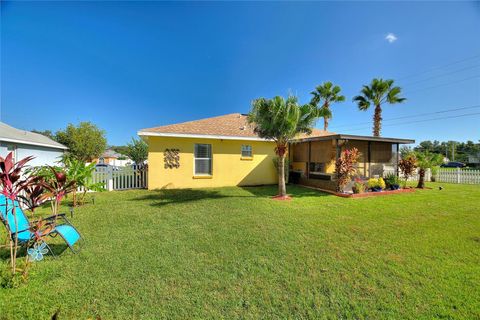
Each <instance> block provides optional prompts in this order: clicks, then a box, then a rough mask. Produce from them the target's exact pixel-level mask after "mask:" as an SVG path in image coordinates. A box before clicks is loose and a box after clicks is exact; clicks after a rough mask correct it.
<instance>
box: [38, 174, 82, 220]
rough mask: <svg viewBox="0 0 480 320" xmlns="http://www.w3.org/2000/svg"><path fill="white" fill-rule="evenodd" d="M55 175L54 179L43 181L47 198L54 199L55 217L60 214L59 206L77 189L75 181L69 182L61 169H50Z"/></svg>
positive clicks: (53, 210)
mask: <svg viewBox="0 0 480 320" xmlns="http://www.w3.org/2000/svg"><path fill="white" fill-rule="evenodd" d="M50 170H51V171H52V173H53V178H51V179H46V180H44V181H42V183H41V186H42V188H45V190H47V193H45V196H46V197H49V198H53V200H54V201H52V212H53V214H54V215H57V214H58V206H59V205H60V202H61V201H62V199H63V197H65V196H66V195H67V194H68V193H70V192H72V191H73V190H74V189H75V181H74V180H71V181H67V174H66V173H65V172H63V171H60V170H59V169H55V168H54V167H50Z"/></svg>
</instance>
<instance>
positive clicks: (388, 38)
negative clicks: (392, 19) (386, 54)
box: [385, 32, 398, 43]
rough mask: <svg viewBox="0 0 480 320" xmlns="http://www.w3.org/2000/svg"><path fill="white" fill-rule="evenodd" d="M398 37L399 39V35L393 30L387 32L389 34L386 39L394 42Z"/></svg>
mask: <svg viewBox="0 0 480 320" xmlns="http://www.w3.org/2000/svg"><path fill="white" fill-rule="evenodd" d="M397 39H398V38H397V36H396V35H394V34H393V33H391V32H390V33H389V34H387V36H386V37H385V40H387V41H388V42H390V43H394V42H395V41H397Z"/></svg>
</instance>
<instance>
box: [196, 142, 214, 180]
mask: <svg viewBox="0 0 480 320" xmlns="http://www.w3.org/2000/svg"><path fill="white" fill-rule="evenodd" d="M194 157H195V174H196V175H211V174H212V145H211V144H195V154H194Z"/></svg>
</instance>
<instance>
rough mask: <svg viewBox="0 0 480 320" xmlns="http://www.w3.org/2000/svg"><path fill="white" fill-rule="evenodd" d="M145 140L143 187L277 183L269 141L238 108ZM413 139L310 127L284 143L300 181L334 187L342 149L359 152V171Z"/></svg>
mask: <svg viewBox="0 0 480 320" xmlns="http://www.w3.org/2000/svg"><path fill="white" fill-rule="evenodd" d="M138 135H139V136H141V137H142V138H143V139H145V140H146V141H147V143H148V148H149V152H148V167H149V168H148V189H162V188H204V187H224V186H251V185H264V184H275V183H277V174H276V169H275V166H274V161H273V160H274V158H275V152H274V148H275V144H274V142H272V141H267V140H265V139H262V138H260V137H258V136H257V135H256V134H255V132H254V131H253V129H252V127H251V126H249V124H248V122H247V116H246V115H244V114H240V113H233V114H227V115H223V116H218V117H213V118H207V119H201V120H196V121H189V122H184V123H178V124H172V125H166V126H161V127H155V128H148V129H142V130H140V131H139V132H138ZM413 142H414V140H408V139H397V138H379V137H367V136H352V135H342V134H336V133H333V132H326V131H323V130H318V129H314V130H313V132H312V134H310V135H308V136H307V135H302V136H299V137H298V138H297V139H296V140H295V142H294V143H293V144H291V145H290V146H289V160H290V161H289V162H290V169H291V170H293V171H296V172H298V173H299V174H300V176H301V179H300V183H302V184H305V185H311V186H316V187H321V188H326V189H334V188H335V184H334V169H335V167H334V163H335V159H336V157H337V156H338V155H339V154H340V152H341V150H342V149H344V148H350V147H353V146H355V147H357V148H358V149H359V150H360V152H361V153H362V156H361V159H360V163H359V168H358V172H359V174H361V175H364V176H371V175H375V174H381V173H379V171H380V168H384V167H385V166H391V167H392V168H393V170H396V164H397V162H398V147H399V144H402V143H413Z"/></svg>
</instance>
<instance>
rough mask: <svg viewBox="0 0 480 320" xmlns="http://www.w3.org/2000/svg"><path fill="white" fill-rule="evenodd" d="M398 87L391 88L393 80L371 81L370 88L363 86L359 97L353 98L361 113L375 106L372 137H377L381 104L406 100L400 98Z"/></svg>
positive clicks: (378, 134)
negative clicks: (371, 105)
mask: <svg viewBox="0 0 480 320" xmlns="http://www.w3.org/2000/svg"><path fill="white" fill-rule="evenodd" d="M401 91H402V89H401V88H400V87H394V86H393V80H383V79H373V80H372V82H371V83H370V86H363V89H362V91H361V95H359V96H356V97H354V98H353V101H354V102H356V103H357V104H358V108H359V109H360V110H362V111H366V110H368V108H369V107H370V104H373V105H374V106H375V113H374V116H373V136H374V137H379V136H380V130H381V126H382V104H383V103H385V102H388V103H390V104H395V103H402V102H404V101H405V100H406V99H405V98H401V97H400V92H401Z"/></svg>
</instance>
